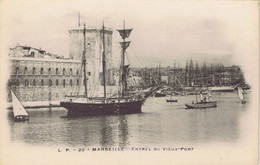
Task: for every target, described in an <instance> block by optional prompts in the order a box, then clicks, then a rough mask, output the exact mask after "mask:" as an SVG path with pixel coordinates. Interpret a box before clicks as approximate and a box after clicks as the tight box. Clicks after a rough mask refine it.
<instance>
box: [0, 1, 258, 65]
mask: <svg viewBox="0 0 260 165" xmlns="http://www.w3.org/2000/svg"><path fill="white" fill-rule="evenodd" d="M0 4H1V11H0V12H1V16H2V19H1V28H2V29H1V30H2V31H1V32H2V34H4V36H5V37H4V39H5V40H4V41H5V46H6V47H8V48H10V47H14V46H15V45H16V44H17V43H18V44H20V45H27V46H32V47H36V48H41V49H44V50H46V51H48V52H51V53H55V54H58V55H63V56H65V57H66V56H68V55H69V35H68V34H69V33H68V29H69V28H71V27H75V26H77V16H78V12H80V15H81V22H85V23H86V25H87V26H94V27H101V25H102V21H104V22H105V26H106V27H110V28H112V29H113V30H114V32H113V57H114V58H115V59H118V55H119V53H120V52H119V44H118V42H120V36H119V35H118V33H117V32H116V31H115V30H116V29H119V28H121V27H122V26H123V20H125V21H126V28H133V31H132V33H131V36H130V38H129V39H130V40H131V41H132V43H131V45H130V47H129V49H128V56H129V59H130V61H133V62H134V63H135V65H136V66H146V67H150V66H158V64H159V63H161V65H162V66H163V67H164V66H165V67H166V66H173V63H174V61H175V62H176V64H177V65H179V66H181V67H184V66H185V63H186V61H187V60H190V59H192V60H193V61H194V62H197V63H199V64H202V63H203V62H204V61H205V62H206V63H223V64H224V65H233V64H235V65H245V66H247V65H251V63H252V61H255V60H256V57H257V56H258V36H259V33H258V27H259V17H258V11H259V5H258V2H257V1H170V0H165V1H160V2H158V1H154V0H149V1H146V0H143V1H107V0H104V1H101V0H99V1H70V0H67V1H60V0H56V1H48V0H44V1H39V0H36V1H11V2H9V1H1V3H0ZM3 16H4V17H3ZM241 59H243V60H241ZM115 61H116V60H115ZM247 69H249V70H250V69H252V68H247Z"/></svg>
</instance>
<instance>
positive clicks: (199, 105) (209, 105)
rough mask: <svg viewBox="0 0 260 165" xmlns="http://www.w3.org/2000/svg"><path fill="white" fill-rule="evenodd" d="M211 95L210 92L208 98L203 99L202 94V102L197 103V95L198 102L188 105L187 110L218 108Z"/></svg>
mask: <svg viewBox="0 0 260 165" xmlns="http://www.w3.org/2000/svg"><path fill="white" fill-rule="evenodd" d="M210 97H211V95H210V93H209V92H208V95H207V97H205V98H204V99H202V93H201V94H200V101H197V95H196V102H194V101H193V102H192V103H187V104H185V106H186V108H187V109H201V108H213V107H217V101H210Z"/></svg>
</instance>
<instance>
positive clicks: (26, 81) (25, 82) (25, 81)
mask: <svg viewBox="0 0 260 165" xmlns="http://www.w3.org/2000/svg"><path fill="white" fill-rule="evenodd" d="M28 85H29V83H28V80H27V79H25V80H24V86H26V87H27V86H28Z"/></svg>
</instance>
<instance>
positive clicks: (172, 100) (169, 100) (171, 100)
mask: <svg viewBox="0 0 260 165" xmlns="http://www.w3.org/2000/svg"><path fill="white" fill-rule="evenodd" d="M166 102H178V100H176V99H172V94H171V97H170V99H166Z"/></svg>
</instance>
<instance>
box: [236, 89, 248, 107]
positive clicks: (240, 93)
mask: <svg viewBox="0 0 260 165" xmlns="http://www.w3.org/2000/svg"><path fill="white" fill-rule="evenodd" d="M237 92H238V96H239V98H240V100H241V103H242V104H245V103H246V100H245V97H244V93H245V92H244V91H243V89H242V88H241V87H237Z"/></svg>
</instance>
